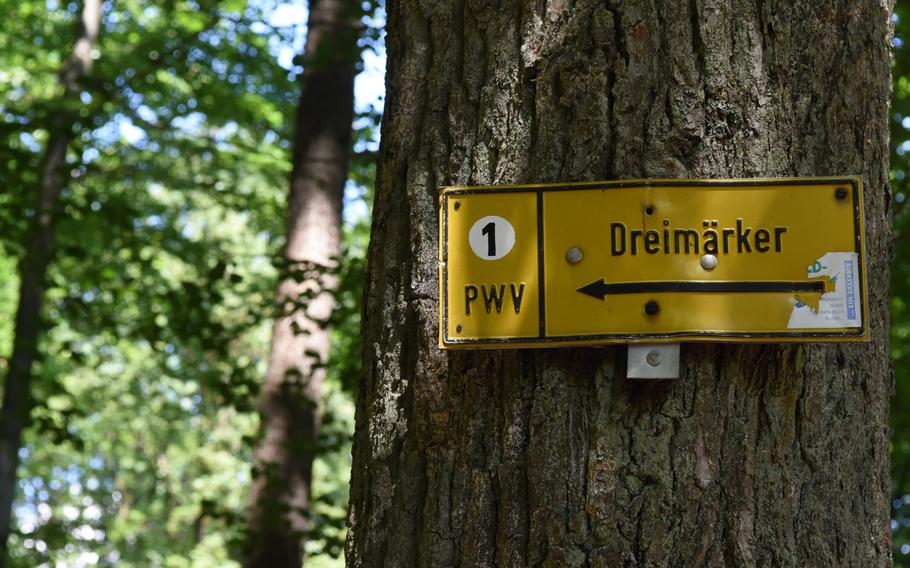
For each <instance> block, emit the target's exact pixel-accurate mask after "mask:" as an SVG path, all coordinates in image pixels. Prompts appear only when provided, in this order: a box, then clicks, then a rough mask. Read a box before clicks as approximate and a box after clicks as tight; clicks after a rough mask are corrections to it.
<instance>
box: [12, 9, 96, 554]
mask: <svg viewBox="0 0 910 568" xmlns="http://www.w3.org/2000/svg"><path fill="white" fill-rule="evenodd" d="M100 26H101V1H100V0H85V1H84V2H83V3H82V14H81V18H80V20H79V22H78V24H77V33H76V43H75V45H74V47H73V52H72V54H71V55H70V57H69V58H68V59H67V61H66V63H65V64H64V65H63V68H62V69H61V71H60V82H61V83H62V85H63V93H62V95H61V99H60V104H59V110H58V111H57V112H56V114H55V115H54V116H53V117H52V118H51V127H50V132H49V136H48V141H47V146H46V148H45V150H44V160H43V170H42V175H41V185H40V187H38V188H37V191H36V200H35V211H34V214H33V216H32V222H31V227H30V231H29V237H28V242H27V243H26V246H25V255H24V256H23V257H22V260H21V262H20V265H19V277H20V284H19V305H18V307H17V309H16V323H15V326H14V339H13V353H12V356H11V357H10V366H9V371H7V374H6V382H5V383H4V386H3V404H2V406H0V568H2V566H4V565H5V564H6V559H7V541H8V540H9V534H10V531H11V530H12V525H11V522H12V507H13V500H14V498H15V496H16V468H17V467H18V466H19V447H20V446H21V444H22V430H23V429H24V428H25V426H26V424H28V421H29V416H30V415H31V412H32V407H33V401H32V398H31V383H32V368H33V366H34V364H35V361H36V360H37V359H38V340H39V338H40V336H41V333H42V322H41V310H42V306H43V304H44V292H45V276H46V274H47V267H48V265H49V264H50V262H51V258H52V255H53V248H54V221H55V219H54V216H55V214H56V209H57V201H58V199H59V197H60V192H61V191H62V190H63V187H64V186H65V184H66V177H67V173H66V152H67V148H68V147H69V144H70V141H71V140H72V138H73V127H74V125H75V124H76V121H77V120H78V117H79V113H78V106H79V105H80V103H79V95H80V93H81V92H82V90H83V87H82V85H81V84H80V81H81V80H82V79H83V78H84V77H85V76H86V75H88V73H89V71H90V70H91V67H92V50H93V49H95V43H96V41H97V39H98V31H99V28H100ZM74 106H75V107H76V109H74Z"/></svg>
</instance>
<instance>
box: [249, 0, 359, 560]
mask: <svg viewBox="0 0 910 568" xmlns="http://www.w3.org/2000/svg"><path fill="white" fill-rule="evenodd" d="M359 13H360V12H359V7H358V6H357V5H356V4H354V3H352V2H350V1H349V0H319V1H318V2H317V1H312V2H311V3H310V12H309V17H308V23H307V26H308V28H307V41H306V46H305V52H304V72H303V75H302V77H301V93H300V101H299V103H298V106H297V131H296V133H295V139H294V154H293V171H292V173H291V190H290V198H289V206H288V228H287V244H286V246H285V250H284V261H285V266H284V270H283V273H282V279H281V282H280V283H279V285H278V293H277V301H276V304H277V305H278V306H279V308H280V313H279V315H278V316H277V317H276V319H275V323H274V325H273V328H272V345H271V352H270V355H269V367H268V370H267V372H266V378H265V383H264V384H263V387H262V393H261V397H260V403H259V409H260V415H261V417H262V427H261V431H262V439H261V441H260V442H259V445H258V447H257V448H256V452H255V457H254V465H253V477H254V479H253V487H252V502H251V506H250V519H249V523H250V524H249V535H248V539H247V550H246V559H245V565H246V566H248V567H256V566H262V567H269V568H274V567H284V566H287V567H295V568H296V567H298V566H300V565H301V563H302V561H303V544H304V537H305V532H306V530H307V511H308V508H309V506H310V484H311V479H312V467H313V458H314V453H315V452H316V451H317V447H318V439H319V424H320V413H319V405H320V401H321V397H322V382H323V379H324V377H325V364H326V359H327V357H328V351H329V330H328V327H327V323H328V321H327V320H328V318H329V316H330V315H331V312H332V307H333V304H334V296H333V291H334V289H335V286H336V281H337V267H338V257H339V256H340V254H341V209H342V199H343V196H344V184H345V180H346V179H347V167H348V156H349V155H350V152H351V123H352V121H353V113H354V75H355V62H356V57H357V54H358V51H357V38H358V32H357V30H358V26H359V20H358V14H359Z"/></svg>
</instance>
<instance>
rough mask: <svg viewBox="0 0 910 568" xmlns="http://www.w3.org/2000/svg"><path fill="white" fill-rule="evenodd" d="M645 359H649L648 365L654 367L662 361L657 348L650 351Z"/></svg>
mask: <svg viewBox="0 0 910 568" xmlns="http://www.w3.org/2000/svg"><path fill="white" fill-rule="evenodd" d="M645 361H647V362H648V365H651V366H652V367H657V366H659V365H660V361H661V356H660V351H658V350H657V349H652V350H651V351H648V354H647V355H646V356H645Z"/></svg>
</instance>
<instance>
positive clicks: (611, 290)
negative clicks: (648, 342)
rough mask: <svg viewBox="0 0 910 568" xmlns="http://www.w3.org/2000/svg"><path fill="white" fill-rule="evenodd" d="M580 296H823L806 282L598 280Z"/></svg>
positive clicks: (817, 285) (814, 283)
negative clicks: (685, 294) (695, 294)
mask: <svg viewBox="0 0 910 568" xmlns="http://www.w3.org/2000/svg"><path fill="white" fill-rule="evenodd" d="M578 291H579V292H581V293H582V294H587V295H588V296H591V297H594V298H597V299H598V300H603V299H604V297H605V296H606V295H607V294H635V293H641V292H646V293H647V292H824V291H825V282H824V281H823V280H811V281H808V282H718V281H711V280H685V281H681V282H620V283H617V284H607V283H606V282H604V279H603V278H601V279H600V280H598V281H597V282H591V283H590V284H588V285H586V286H582V287H581V288H579V289H578Z"/></svg>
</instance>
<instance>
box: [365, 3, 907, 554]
mask: <svg viewBox="0 0 910 568" xmlns="http://www.w3.org/2000/svg"><path fill="white" fill-rule="evenodd" d="M890 8H891V6H890V5H889V4H888V2H881V1H879V0H874V1H873V0H824V1H822V0H817V1H805V0H798V1H791V0H786V1H782V0H733V1H727V0H723V1H721V0H684V1H671V0H628V1H623V2H618V1H607V2H599V1H597V2H595V1H593V0H576V1H571V2H569V1H565V0H541V1H538V2H516V1H505V2H500V3H489V2H480V1H474V0H469V1H467V2H464V1H455V2H436V3H433V2H419V1H414V0H401V1H395V2H393V1H390V2H389V4H388V48H387V49H388V82H387V103H386V110H385V114H384V117H385V118H384V124H383V129H382V148H381V151H380V157H379V174H378V182H377V189H376V201H375V207H374V224H373V243H372V245H371V248H370V257H369V259H370V269H369V275H368V284H367V285H368V289H367V293H366V306H365V310H364V313H365V328H364V345H365V355H364V357H365V359H364V361H365V365H364V375H363V377H362V382H361V384H360V392H359V399H358V406H357V429H356V434H355V440H354V472H353V479H352V488H351V491H352V494H351V504H350V510H349V524H350V532H349V535H348V542H347V558H348V561H349V563H350V565H351V566H380V565H383V566H414V565H420V566H459V565H464V566H475V565H480V566H494V565H502V566H528V565H535V566H536V565H551V566H585V565H590V566H608V567H614V566H887V565H890V563H891V558H890V533H889V515H888V445H887V420H888V398H889V394H890V392H891V388H892V385H891V380H892V379H891V370H890V368H889V362H888V349H887V329H888V316H887V298H888V290H887V282H888V263H889V254H888V252H889V225H890V222H889V221H890V219H889V211H888V209H889V205H888V204H889V200H890V194H889V192H890V189H889V184H888V163H887V160H888V145H887V137H888V128H887V122H886V118H887V111H888V100H889V62H890V61H889V48H888V43H889V36H890V31H889V15H890ZM853 173H858V174H862V175H863V177H864V181H865V191H866V193H865V199H866V202H865V211H866V231H867V234H866V243H867V247H868V248H867V252H868V261H869V284H870V285H869V288H870V300H871V307H870V315H871V327H872V342H871V343H869V344H843V345H835V344H812V345H809V344H807V345H789V346H788V345H732V344H728V345H722V344H714V345H684V346H683V350H682V362H681V365H682V368H681V372H682V377H681V378H680V379H679V380H675V381H663V382H634V381H629V380H626V379H625V378H624V372H625V370H624V367H625V363H624V359H625V348H623V347H611V348H600V349H570V350H554V349H540V350H533V351H505V350H504V351H494V352H455V353H446V352H442V351H440V350H439V349H438V348H437V347H436V344H437V309H438V308H437V296H438V291H437V290H438V287H437V241H438V238H437V235H438V225H437V194H438V192H437V188H438V187H439V186H442V185H448V184H458V185H461V184H493V183H495V184H505V183H526V182H553V181H585V180H601V179H621V178H639V177H674V178H687V177H692V178H695V177H700V178H718V177H721V178H725V177H752V176H810V175H811V176H819V175H835V174H853Z"/></svg>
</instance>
